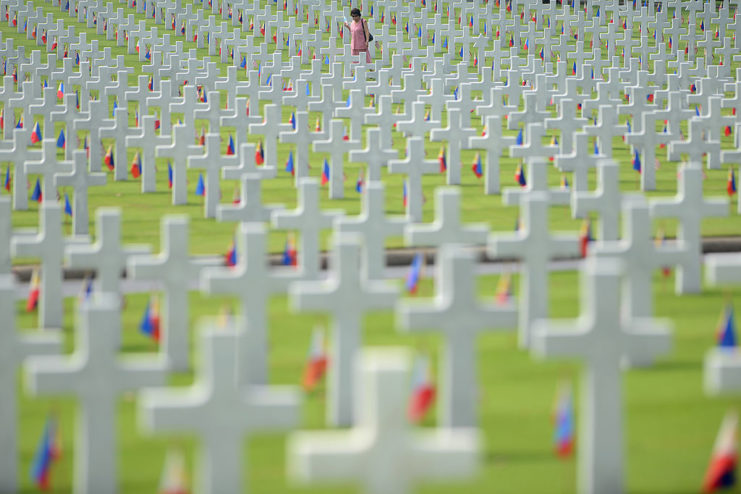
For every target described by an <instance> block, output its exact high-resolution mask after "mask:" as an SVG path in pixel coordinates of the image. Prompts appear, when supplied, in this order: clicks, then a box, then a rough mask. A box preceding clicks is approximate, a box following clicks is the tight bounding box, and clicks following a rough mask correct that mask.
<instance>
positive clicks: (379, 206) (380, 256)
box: [335, 181, 407, 279]
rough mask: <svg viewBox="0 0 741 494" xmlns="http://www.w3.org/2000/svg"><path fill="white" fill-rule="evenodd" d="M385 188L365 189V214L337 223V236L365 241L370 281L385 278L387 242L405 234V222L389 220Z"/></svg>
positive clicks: (373, 185)
mask: <svg viewBox="0 0 741 494" xmlns="http://www.w3.org/2000/svg"><path fill="white" fill-rule="evenodd" d="M385 196H386V188H385V186H384V185H383V183H382V182H380V181H379V182H370V183H369V184H367V185H366V186H365V190H364V191H363V197H362V203H363V205H362V211H361V213H360V214H359V215H358V216H345V215H342V216H340V217H339V218H337V220H335V229H336V231H337V232H338V233H340V234H343V233H355V234H359V235H362V237H363V252H364V254H365V257H364V259H363V265H364V266H365V268H366V270H367V272H366V276H367V277H368V279H381V278H383V274H384V269H385V268H386V239H387V238H388V237H391V236H395V235H398V236H400V235H402V234H403V233H404V225H406V224H407V220H406V218H403V217H394V218H389V217H388V216H386V210H385V208H386V201H385Z"/></svg>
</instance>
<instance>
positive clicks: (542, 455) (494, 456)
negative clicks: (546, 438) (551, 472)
mask: <svg viewBox="0 0 741 494" xmlns="http://www.w3.org/2000/svg"><path fill="white" fill-rule="evenodd" d="M553 458H554V454H553V451H546V450H531V451H514V452H513V451H508V452H506V453H503V452H499V451H487V452H486V455H485V456H484V459H485V461H486V463H520V462H527V463H532V462H536V463H541V462H543V463H545V462H552V461H553Z"/></svg>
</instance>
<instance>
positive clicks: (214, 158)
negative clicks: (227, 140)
mask: <svg viewBox="0 0 741 494" xmlns="http://www.w3.org/2000/svg"><path fill="white" fill-rule="evenodd" d="M236 159H237V157H236V156H222V155H221V135H220V134H215V133H209V134H206V151H205V152H204V153H203V155H200V156H189V157H188V168H200V169H205V170H206V186H205V195H206V197H205V199H204V202H203V217H204V218H216V207H217V206H218V204H219V199H220V198H219V192H220V189H219V183H220V182H219V172H220V171H221V169H222V168H223V167H224V166H228V165H229V164H231V165H235V164H236Z"/></svg>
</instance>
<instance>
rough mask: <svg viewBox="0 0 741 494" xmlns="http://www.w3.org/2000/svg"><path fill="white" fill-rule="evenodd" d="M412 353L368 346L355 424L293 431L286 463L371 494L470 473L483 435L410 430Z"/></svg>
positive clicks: (314, 477)
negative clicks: (348, 427)
mask: <svg viewBox="0 0 741 494" xmlns="http://www.w3.org/2000/svg"><path fill="white" fill-rule="evenodd" d="M410 361H411V358H410V356H409V355H408V354H407V353H406V352H405V351H404V350H401V349H383V350H381V349H374V350H365V351H364V352H363V353H362V354H359V355H358V357H357V358H356V359H355V365H354V369H353V376H351V377H352V378H354V382H355V387H356V388H357V393H356V395H355V401H354V403H353V407H354V415H355V420H354V426H355V427H354V429H353V430H351V431H350V432H346V431H329V432H325V431H322V432H298V433H293V434H292V435H291V437H290V439H289V444H288V454H289V458H288V465H289V467H288V469H289V472H290V473H291V475H292V476H293V477H297V478H300V479H302V480H304V481H309V482H323V483H327V482H341V483H343V484H344V483H346V482H347V481H356V482H358V483H360V484H362V486H363V489H364V492H367V493H368V494H406V493H409V492H412V488H413V485H414V484H415V483H417V482H419V481H420V480H424V481H429V480H433V479H444V480H445V481H446V482H449V479H450V478H451V477H466V476H469V475H472V474H473V473H474V472H475V470H476V468H477V466H478V462H479V451H480V448H481V445H480V443H479V438H478V434H477V433H476V432H475V431H474V430H472V429H459V430H450V429H441V430H438V431H435V432H426V433H420V434H419V435H416V434H411V433H410V431H409V422H408V419H407V417H406V414H405V413H404V410H405V408H406V403H407V400H408V393H409V388H408V386H409V385H408V379H409V373H410V367H411V365H410Z"/></svg>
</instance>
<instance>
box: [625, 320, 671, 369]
mask: <svg viewBox="0 0 741 494" xmlns="http://www.w3.org/2000/svg"><path fill="white" fill-rule="evenodd" d="M671 331H672V323H671V321H669V320H665V319H649V318H646V319H633V320H631V327H630V328H629V329H627V330H626V331H624V332H623V333H622V334H621V340H622V341H621V346H622V353H623V355H624V356H625V357H627V358H628V359H630V361H632V362H648V361H653V360H654V359H655V358H656V356H657V355H664V354H667V353H669V351H670V350H671V348H672V333H671Z"/></svg>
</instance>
